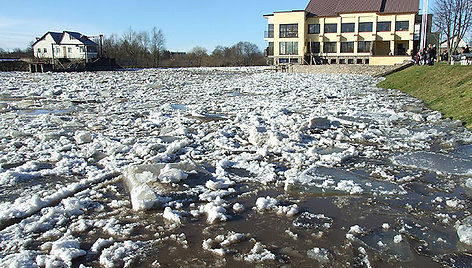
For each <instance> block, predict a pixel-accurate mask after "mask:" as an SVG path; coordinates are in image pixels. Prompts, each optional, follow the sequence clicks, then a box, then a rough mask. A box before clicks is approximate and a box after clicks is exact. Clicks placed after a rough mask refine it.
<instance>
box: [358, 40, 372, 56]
mask: <svg viewBox="0 0 472 268" xmlns="http://www.w3.org/2000/svg"><path fill="white" fill-rule="evenodd" d="M370 44H371V43H370V41H359V43H358V46H357V52H358V53H366V52H370Z"/></svg>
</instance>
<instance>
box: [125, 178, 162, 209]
mask: <svg viewBox="0 0 472 268" xmlns="http://www.w3.org/2000/svg"><path fill="white" fill-rule="evenodd" d="M130 195H131V204H132V206H133V209H134V210H146V209H150V208H152V207H154V206H155V205H156V204H157V203H158V196H157V194H156V193H155V192H154V190H153V189H152V188H151V187H149V185H147V184H140V185H136V186H135V187H133V188H132V190H131V192H130Z"/></svg>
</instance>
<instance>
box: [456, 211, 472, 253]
mask: <svg viewBox="0 0 472 268" xmlns="http://www.w3.org/2000/svg"><path fill="white" fill-rule="evenodd" d="M456 230H457V235H458V236H459V240H460V241H461V242H462V243H464V244H467V245H471V246H472V216H469V217H467V218H465V219H463V220H462V221H460V222H457V223H456Z"/></svg>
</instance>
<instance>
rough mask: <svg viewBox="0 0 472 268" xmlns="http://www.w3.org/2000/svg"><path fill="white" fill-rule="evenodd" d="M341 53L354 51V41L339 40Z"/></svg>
mask: <svg viewBox="0 0 472 268" xmlns="http://www.w3.org/2000/svg"><path fill="white" fill-rule="evenodd" d="M341 53H354V42H341Z"/></svg>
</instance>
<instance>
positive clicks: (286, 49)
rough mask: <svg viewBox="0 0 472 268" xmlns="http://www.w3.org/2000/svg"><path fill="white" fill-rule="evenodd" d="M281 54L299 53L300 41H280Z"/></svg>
mask: <svg viewBox="0 0 472 268" xmlns="http://www.w3.org/2000/svg"><path fill="white" fill-rule="evenodd" d="M279 49H280V52H279V54H280V55H298V42H280V43H279Z"/></svg>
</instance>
